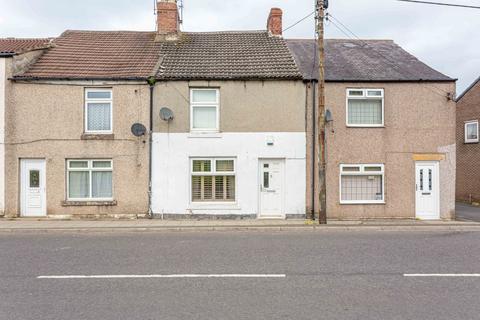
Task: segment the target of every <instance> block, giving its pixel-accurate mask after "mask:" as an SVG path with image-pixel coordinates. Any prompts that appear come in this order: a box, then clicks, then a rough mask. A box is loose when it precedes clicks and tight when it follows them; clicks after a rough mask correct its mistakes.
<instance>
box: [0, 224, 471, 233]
mask: <svg viewBox="0 0 480 320" xmlns="http://www.w3.org/2000/svg"><path fill="white" fill-rule="evenodd" d="M242 231H243V232H249V231H251V232H254V231H256V232H262V231H263V232H330V231H352V232H355V231H358V232H360V231H386V232H388V231H390V232H407V231H408V232H478V231H480V224H478V223H475V224H474V223H471V224H470V223H469V224H450V225H438V224H437V225H433V224H431V225H324V226H320V225H304V226H300V225H290V226H288V225H283V226H280V225H263V226H255V225H250V226H245V225H243V226H241V225H230V226H221V225H217V226H178V225H177V226H175V225H172V226H162V227H158V226H152V227H148V226H138V227H134V226H124V227H119V226H115V227H113V226H98V227H95V226H88V227H75V226H72V227H65V226H63V227H60V226H59V227H31V226H25V227H21V226H18V227H2V226H1V224H0V233H55V232H58V233H71V232H73V233H130V232H134V233H136V232H139V233H140V232H141V233H160V232H242Z"/></svg>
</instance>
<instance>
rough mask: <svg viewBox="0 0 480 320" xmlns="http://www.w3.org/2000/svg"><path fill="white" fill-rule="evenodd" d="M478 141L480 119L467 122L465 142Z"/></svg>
mask: <svg viewBox="0 0 480 320" xmlns="http://www.w3.org/2000/svg"><path fill="white" fill-rule="evenodd" d="M478 141H479V139H478V120H475V121H468V122H465V143H477V142H478Z"/></svg>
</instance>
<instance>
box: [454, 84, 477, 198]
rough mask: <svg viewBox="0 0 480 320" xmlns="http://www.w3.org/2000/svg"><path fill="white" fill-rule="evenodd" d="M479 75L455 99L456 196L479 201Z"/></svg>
mask: <svg viewBox="0 0 480 320" xmlns="http://www.w3.org/2000/svg"><path fill="white" fill-rule="evenodd" d="M479 121H480V78H478V79H477V80H476V81H475V82H473V83H472V85H471V86H470V87H468V88H467V89H466V90H465V92H463V93H462V94H461V95H460V96H459V97H458V98H457V189H456V190H457V199H458V200H460V201H468V202H480V168H479V166H478V164H479V163H480V144H479V130H478V122H479Z"/></svg>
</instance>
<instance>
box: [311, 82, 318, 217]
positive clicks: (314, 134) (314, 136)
mask: <svg viewBox="0 0 480 320" xmlns="http://www.w3.org/2000/svg"><path fill="white" fill-rule="evenodd" d="M315 82H316V81H315V80H311V81H310V85H311V86H312V99H313V100H312V112H313V114H312V221H315V199H316V195H315V181H316V180H315V175H316V170H315V164H316V162H317V161H316V154H315V153H316V150H317V148H316V145H317V143H316V141H317V91H316V89H317V86H316V84H315Z"/></svg>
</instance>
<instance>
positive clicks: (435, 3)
mask: <svg viewBox="0 0 480 320" xmlns="http://www.w3.org/2000/svg"><path fill="white" fill-rule="evenodd" d="M397 1H401V2H413V3H420V4H430V5H435V6H446V7H459V8H469V9H480V7H479V6H470V5H466V4H454V3H443V2H433V1H420V0H397Z"/></svg>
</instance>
